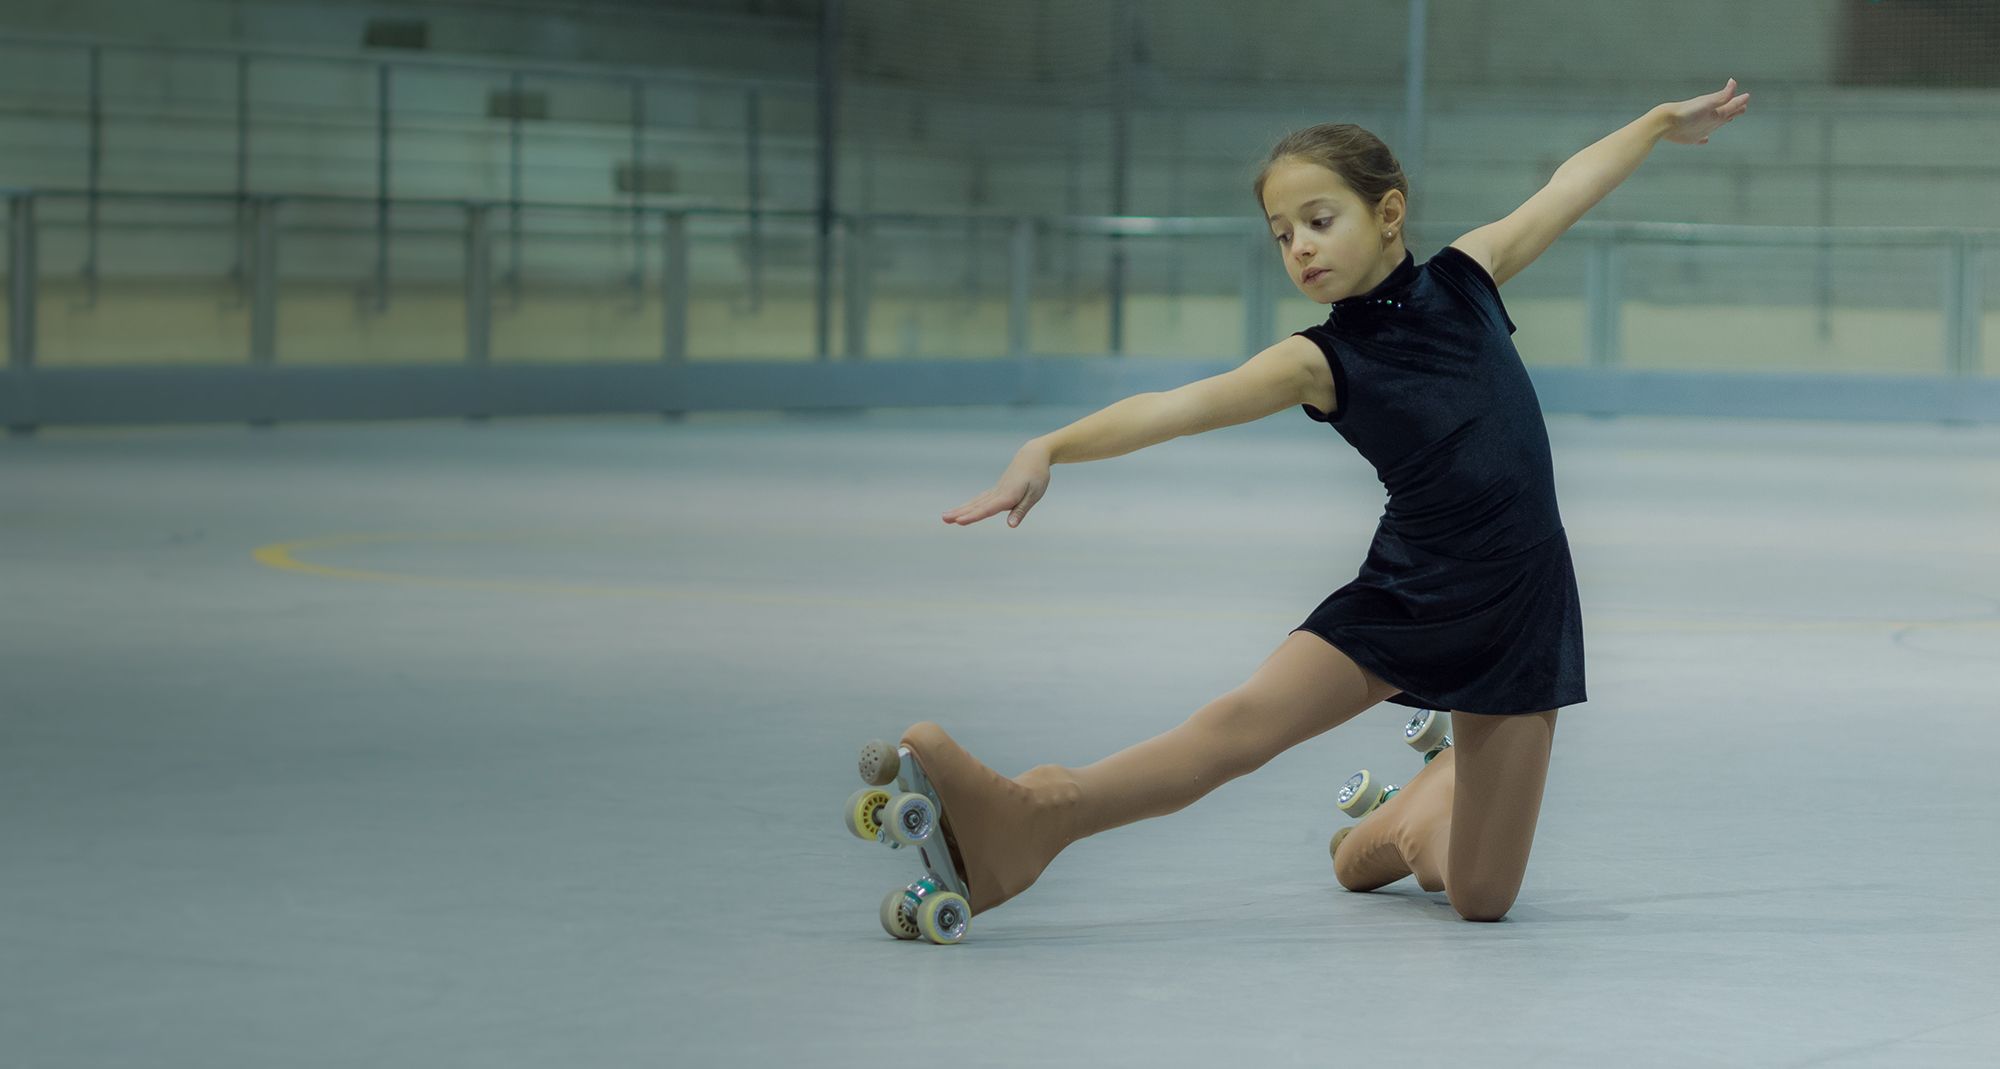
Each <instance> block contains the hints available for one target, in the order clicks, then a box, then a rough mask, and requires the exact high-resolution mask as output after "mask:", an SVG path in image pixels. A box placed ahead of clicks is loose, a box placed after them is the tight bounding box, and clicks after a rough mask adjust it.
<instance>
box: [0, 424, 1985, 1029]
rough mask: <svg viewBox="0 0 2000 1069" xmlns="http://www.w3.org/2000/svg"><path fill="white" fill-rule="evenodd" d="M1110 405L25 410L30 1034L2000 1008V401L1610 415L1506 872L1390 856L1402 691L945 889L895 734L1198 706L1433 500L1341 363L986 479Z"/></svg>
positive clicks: (18, 895)
mask: <svg viewBox="0 0 2000 1069" xmlns="http://www.w3.org/2000/svg"><path fill="white" fill-rule="evenodd" d="M1087 411H1088V410H1085V409H1061V410H1057V409H1032V410H1008V409H972V410H964V411H942V410H925V411H914V412H872V413H864V414H847V415H841V414H826V415H779V414H724V415H701V416H695V417H691V418H688V419H686V420H683V421H680V422H668V421H663V420H660V419H636V418H635V419H610V420H523V421H500V422H495V423H491V424H483V425H475V424H464V423H457V422H439V423H406V424H381V425H334V424H324V425H300V426H284V427H279V428H277V429H274V430H261V431H260V430H253V429H250V428H242V427H190V428H137V429H129V430H110V429H106V430H87V429H84V430H71V431H64V430H52V431H47V432H43V433H41V434H39V435H36V436H34V437H31V438H16V439H11V440H4V441H0V581H4V606H5V610H4V612H0V658H4V661H0V664H4V673H0V679H4V691H0V693H4V696H5V700H4V705H0V1063H4V1064H5V1065H7V1066H18V1067H21V1069H71V1067H83V1066H89V1067H111V1066H120V1067H125V1066H130V1067H144V1069H169V1067H176V1069H177V1067H190V1069H195V1067H199V1069H222V1067H239V1066H240V1067H259V1069H269V1067H285V1069H305V1067H342V1069H352V1067H364V1066H365V1067H370V1069H379V1067H404V1066H409V1067H420V1066H421V1067H432V1066H466V1067H482V1069H491V1067H512V1066H523V1067H526V1066H533V1067H538V1069H539V1067H548V1066H635V1067H636V1066H871V1067H872V1066H880V1065H891V1064H897V1065H937V1066H952V1067H957V1066H1024V1065H1078V1066H1105V1065H1121V1066H1122V1065H1135V1066H1137V1065H1145V1066H1163V1065H1171V1066H1180V1065H1187V1066H1222V1065H1229V1066H1236V1065H1259V1066H1267V1065H1377V1064H1382V1065H1388V1064H1397V1065H1449V1066H1501V1065H1535V1066H1545V1065H1577V1066H1607V1065H1615V1066H1634V1065H1676V1066H1678V1065H1743V1066H1821V1065H1825V1066H1859V1065H1879V1066H1917V1065H1922V1066H1960V1065H1962V1066H1974V1065H1977V1066H1990V1065H1992V1064H1994V1062H1993V1058H1994V1057H1995V1055H1994V1051H1995V1050H1996V1049H2000V911H1996V910H1995V908H1994V905H1993V898H1994V894H1995V889H1996V887H2000V860H1996V857H1995V851H1996V847H2000V780H1996V769H2000V427H1992V426H1975V427H1963V426H1960V427H1944V426H1937V425H1927V424H1925V425H1918V424H1888V423H1879V424H1841V423H1811V422H1785V421H1768V422H1743V421H1724V420H1705V419H1655V418H1627V419H1618V420H1597V419H1592V418H1588V417H1579V416H1552V417H1550V419H1549V427H1550V434H1551V439H1552V441H1553V443H1554V446H1555V460H1556V477H1557V482H1558V488H1559V492H1560V498H1561V504H1562V512H1563V519H1564V522H1565V525H1566V527H1567V530H1568V534H1569V540H1570V543H1571V546H1572V549H1573V553H1574V555H1575V560H1576V566H1577V572H1578V575H1579V578H1580V581H1581V584H1582V595H1583V604H1584V610H1585V616H1586V633H1585V640H1586V644H1587V648H1588V651H1589V689H1590V701H1589V702H1587V703H1585V704H1583V705H1579V706H1575V707H1572V708H1570V709H1568V710H1565V711H1564V712H1563V713H1562V714H1561V718H1560V721H1559V724H1558V727H1557V731H1556V745H1555V752H1554V757H1553V761H1552V764H1551V770H1550V777H1549V784H1548V792H1547V795H1546V800H1545V803H1544V806H1543V810H1542V818H1541V825H1540V830H1539V833H1538V835H1537V838H1536V841H1535V849H1534V855H1533V859H1532V861H1531V863H1530V866H1529V869H1528V873H1527V880H1526V884H1525V886H1524V887H1523V889H1522V891H1521V895H1520V898H1519V900H1518V902H1517V904H1516V905H1515V906H1514V909H1513V912H1512V913H1511V914H1509V916H1508V917H1507V918H1506V919H1505V920H1504V921H1502V922H1500V923H1498V924H1474V923H1469V922H1466V921H1462V920H1460V919H1459V918H1458V916H1457V914H1455V913H1454V912H1453V911H1452V909H1451V907H1450V905H1449V904H1448V903H1447V902H1446V900H1445V897H1444V896H1443V895H1442V894H1425V893H1423V892H1421V891H1419V890H1417V888H1416V887H1415V886H1414V884H1413V882H1411V881H1409V880H1405V881H1403V882H1402V883H1400V884H1397V885H1394V886H1392V887H1389V888H1387V889H1384V890H1382V891H1379V892H1376V893H1374V894H1366V895H1359V894H1352V893H1349V892H1347V891H1344V890H1342V889H1341V888H1340V887H1339V886H1338V885H1337V884H1336V883H1335V882H1334V879H1333V873H1332V868H1331V864H1330V862H1329V860H1328V857H1327V851H1326V847H1327V840H1328V838H1329V837H1330V836H1331V834H1332V833H1333V832H1334V830H1335V829H1336V828H1338V827H1339V826H1340V825H1341V823H1342V821H1343V820H1345V819H1346V818H1344V817H1342V816H1340V814H1339V813H1338V812H1337V811H1336V810H1335V809H1334V805H1333V801H1334V793H1335V790H1336V789H1337V788H1338V786H1339V784H1340V783H1341V781H1342V780H1344V779H1345V778H1346V777H1347V776H1348V775H1349V774H1350V773H1351V772H1353V771H1354V770H1355V769H1357V768H1362V767H1368V768H1372V769H1375V770H1377V771H1378V772H1380V773H1382V774H1384V775H1385V776H1387V777H1388V778H1390V779H1392V780H1396V781H1398V782H1401V781H1402V780H1403V779H1406V778H1407V776H1408V775H1409V774H1410V773H1412V772H1414V771H1415V769H1416V768H1417V767H1419V759H1418V758H1417V756H1416V755H1415V754H1413V753H1411V752H1410V751H1409V750H1407V749H1406V748H1405V747H1404V746H1403V745H1402V742H1401V740H1400V729H1401V726H1402V724H1403V723H1404V721H1405V719H1406V718H1407V714H1408V710H1405V709H1402V708H1401V707H1399V706H1392V705H1387V704H1384V705H1380V706H1377V707H1375V708H1374V709H1371V710H1369V711H1368V712H1367V713H1364V714H1363V715H1362V716H1360V717H1359V718H1357V719H1355V720H1354V721H1352V722H1350V723H1348V724H1347V725H1345V726H1343V727H1341V728H1339V729H1337V730H1335V731H1332V732H1329V733H1328V734H1325V735H1322V736H1320V737H1319V738H1317V739H1314V740H1312V741H1311V742H1308V743H1306V744H1304V745H1302V746H1300V747H1297V748H1295V749H1293V750H1291V751H1289V752H1287V753H1285V754H1283V755H1281V756H1280V757H1279V758H1277V759H1276V760H1275V761H1273V762H1271V763H1270V764H1269V765H1267V766H1265V767H1264V768H1263V769H1262V770H1260V771H1258V772H1257V773H1255V774H1253V775H1251V776H1248V777H1245V778H1243V779H1239V780H1236V781H1234V782H1231V783H1229V784H1227V785H1225V786H1223V787H1221V788H1220V789H1218V790H1216V791H1215V792H1214V793H1213V794H1211V795H1209V796H1208V797H1207V798H1205V799H1203V800H1202V801H1201V802H1199V803H1197V804H1196V805H1194V806H1192V807H1190V808H1188V809H1186V810H1183V811H1182V812H1180V813H1177V814H1173V815H1171V816H1167V817H1163V818H1159V819H1156V820H1151V821H1146V822H1142V823H1140V824H1136V825H1131V826H1128V827H1124V828H1119V829H1116V830H1113V831H1110V832H1107V833H1104V834H1102V835H1099V836H1097V837H1094V838H1091V839H1087V840H1084V841H1083V842H1081V843H1078V844H1077V845H1075V846H1073V847H1071V848H1070V850H1069V851H1068V852H1067V853H1065V854H1064V855H1062V856H1061V857H1060V858H1058V859H1057V860H1056V862H1055V863H1054V864H1053V865H1052V866H1051V867H1050V868H1049V870H1048V871H1047V872H1046V873H1045V874H1044V875H1043V877H1042V880H1041V882H1040V883H1038V884H1037V885H1036V886H1035V887H1034V888H1033V889H1032V890H1030V891H1029V892H1027V893H1026V894H1024V895H1022V896H1021V897H1019V898H1016V899H1014V900H1013V901H1011V902H1009V903H1007V904H1006V905H1004V906H1003V907H1001V908H999V909H997V910H995V911H993V912H991V913H990V914H987V915H985V916H981V917H978V918H975V919H974V920H973V922H972V926H971V930H970V933H969V935H968V936H967V938H966V940H965V941H964V942H963V943H961V944H959V945H957V946H950V947H939V946H932V945H929V944H925V943H902V942H897V941H895V940H892V939H891V938H889V937H888V936H887V935H886V934H884V932H883V931H882V929H881V927H880V925H879V923H878V921H877V918H876V908H877V905H878V903H879V901H880V899H881V897H882V895H883V893H884V892H885V891H887V890H889V889H890V888H892V887H898V886H901V885H902V884H904V883H907V882H908V881H910V880H911V879H914V878H915V877H916V876H917V875H918V871H917V863H916V861H915V859H914V857H913V856H912V854H911V852H909V851H900V852H892V851H889V850H887V849H884V848H882V847H880V846H878V845H876V844H872V843H864V842H861V841H858V840H856V839H854V838H853V837H851V836H850V835H848V833H847V832H846V831H845V829H844V828H843V827H842V822H841V813H840V810H841V806H842V803H843V802H844V801H845V799H846V798H847V796H848V795H849V794H850V792H852V791H853V790H854V789H855V788H856V787H858V786H860V780H859V778H858V776H857V775H856V772H855V756H856V753H857V751H858V749H859V747H860V746H861V744H862V743H863V742H865V741H867V740H869V739H871V738H876V737H881V738H885V739H890V740H894V739H895V738H897V737H898V735H899V734H900V732H901V731H902V729H903V728H905V727H907V726H908V725H909V724H911V723H913V722H915V721H919V720H927V719H929V720H937V721H939V722H940V723H942V724H944V725H945V726H946V727H947V728H948V729H949V730H951V731H952V732H953V734H954V735H955V736H956V737H957V738H958V739H959V740H960V741H961V742H963V743H964V744H965V745H966V746H967V747H968V748H969V749H970V750H971V751H972V752H973V753H974V754H976V755H978V756H980V757H981V758H982V759H983V760H985V761H986V762H987V763H989V764H991V765H993V766H994V767H996V768H998V769H1000V771H1002V772H1004V773H1007V774H1009V775H1012V774H1016V773H1019V772H1021V771H1024V770H1026V769H1027V768H1029V767H1031V766H1033V765H1036V764H1040V763H1043V762H1059V763H1063V764H1069V765H1079V764H1084V763H1088V762H1090V761H1093V760H1096V759H1097V758H1099V757H1102V756H1104V755H1106V754H1108V753H1111V752H1113V751H1115V750H1118V749H1121V748H1123V747H1125V746H1127V745H1130V744H1132V743H1135V742H1138V741H1140V740H1142V739H1145V738H1148V737H1150V736H1152V735H1154V734H1157V733H1158V732H1161V731H1164V730H1166V729H1168V728H1171V727H1173V726H1174V725H1176V724H1178V723H1180V722H1181V721H1182V720H1184V719H1185V718H1186V717H1188V716H1189V715H1190V714H1192V713H1193V712H1194V711H1195V710H1196V709H1198V708H1200V707H1201V706H1202V705H1203V704H1205V703H1207V702H1208V701H1210V700H1212V699H1213V698H1215V697H1217V696H1219V695H1221V694H1223V693H1224V692H1226V691H1228V690H1230V689H1232V688H1233V687H1235V686H1237V685H1238V684H1240V683H1241V682H1243V681H1244V680H1245V679H1247V678H1248V677H1249V675H1250V673H1251V672H1253V671H1254V670H1255V669H1256V668H1257V666H1258V665H1259V664H1261V663H1262V661H1263V659H1264V658H1265V657H1267V656H1268V655H1269V654H1270V653H1271V651H1273V650H1274V649H1276V648H1277V646H1278V644H1279V643H1280V642H1282V641H1283V640H1284V638H1285V636H1286V634H1287V633H1288V632H1289V631H1290V630H1291V629H1292V628H1293V627H1295V626H1296V625H1297V624H1298V623H1299V622H1300V621H1302V620H1303V619H1304V618H1305V616H1306V614H1307V613H1308V612H1309V611H1310V610H1311V609H1312V608H1313V606H1314V605H1316V604H1317V603H1318V602H1319V600H1320V599H1321V598H1322V597H1324V596H1325V595H1326V594H1327V593H1328V592H1329V591H1331V590H1333V589H1334V588H1335V587H1337V586H1339V585H1341V584H1342V583H1344V582H1346V581H1347V580H1348V579H1349V578H1351V577H1352V576H1353V574H1354V571H1355V569H1356V567H1357V566H1358V565H1359V563H1360V561H1361V558H1362V555H1363V553H1364V551H1365V549H1366V547H1367V545H1368V541H1369V536H1370V534H1371V532H1372V531H1373V528H1374V524H1375V521H1376V519H1377V517H1378V516H1379V515H1380V514H1381V511H1382V508H1381V506H1382V491H1381V489H1380V486H1379V484H1378V483H1377V482H1376V481H1375V478H1374V474H1373V472H1372V471H1371V470H1370V469H1369V467H1368V466H1367V464H1366V463H1365V462H1364V461H1362V460H1361V458H1360V457H1358V456H1357V455H1356V454H1354V452H1353V451H1352V450H1351V449H1350V448H1349V447H1348V446H1347V445H1346V444H1345V443H1344V442H1343V441H1341V440H1340V438H1339V437H1338V436H1337V435H1336V434H1335V433H1334V432H1333V431H1332V430H1331V429H1330V428H1327V427H1325V426H1323V425H1319V424H1315V423H1313V422H1311V421H1310V420H1308V419H1306V418H1305V416H1304V415H1303V414H1301V413H1299V412H1298V411H1297V410H1292V411H1290V412H1286V413H1280V414H1278V415H1276V416H1273V417H1270V418H1268V419H1266V420H1264V421H1261V422H1259V423H1255V424H1251V425H1247V426H1243V427H1235V428H1229V429H1225V430H1222V431H1217V432H1213V433H1210V434H1207V435H1202V436H1198V437H1194V438H1184V439H1178V440H1176V441H1173V442H1169V443H1166V444H1163V445H1160V446H1156V447H1154V448H1152V449H1148V450H1145V451H1142V452H1140V453H1136V454H1132V455H1129V456H1126V457H1121V458H1116V459H1112V460H1106V461H1098V462H1093V463H1089V464H1081V465H1063V466H1058V467H1057V468H1056V469H1055V473H1054V480H1053V483H1052V485H1051V489H1050V493H1049V495H1048V497H1047V498H1046V499H1044V500H1043V501H1042V502H1041V504H1040V505H1039V506H1038V507H1037V508H1036V509H1035V510H1034V512H1033V513H1032V514H1031V515H1030V516H1029V517H1028V520H1027V522H1026V523H1025V524H1024V525H1023V526H1022V527H1020V528H1018V529H1009V528H1007V527H1006V526H1005V523H1004V520H1002V519H994V520H988V521H986V522H984V523H981V524H978V525H976V526H973V527H968V528H959V527H952V526H947V525H945V524H944V523H942V522H941V520H940V514H941V513H943V512H944V511H945V510H946V509H949V508H952V507H954V506H957V505H959V504H961V503H963V502H965V501H966V500H968V499H969V498H971V497H973V496H974V495H976V494H978V493H980V492H981V491H983V490H985V489H987V488H988V487H989V486H990V485H991V484H992V482H993V480H994V478H995V477H996V476H997V475H998V474H999V473H1000V471H1001V469H1002V468H1004V467H1005V466H1006V462H1007V461H1008V459H1009V458H1010V457H1011V456H1012V454H1013V452H1014V450H1015V449H1016V448H1017V447H1018V446H1019V445H1020V444H1021V443H1023V442H1025V441H1026V440H1028V439H1029V438H1032V437H1035V436H1037V435H1039V434H1042V433H1045V432H1047V431H1050V430H1053V429H1055V428H1057V427H1060V426H1062V425H1063V424H1065V423H1067V422H1069V421H1070V420H1073V419H1075V418H1077V417H1080V416H1082V415H1084V414H1086V412H1087Z"/></svg>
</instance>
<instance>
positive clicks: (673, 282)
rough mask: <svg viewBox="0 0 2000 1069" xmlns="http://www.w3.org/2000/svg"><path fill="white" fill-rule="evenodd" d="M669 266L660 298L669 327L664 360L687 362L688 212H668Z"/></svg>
mask: <svg viewBox="0 0 2000 1069" xmlns="http://www.w3.org/2000/svg"><path fill="white" fill-rule="evenodd" d="M665 229H666V250H665V251H666V258H667V262H666V266H665V270H664V271H663V272H662V277H661V279H660V296H661V300H662V303H663V304H664V306H665V307H663V308H662V309H661V313H662V314H661V318H662V320H664V322H665V327H666V339H665V344H666V349H665V352H664V353H663V357H664V359H665V360H666V362H667V363H669V364H685V363H687V358H688V352H687V343H688V288H689V278H688V217H687V213H686V212H668V213H667V225H666V228H665Z"/></svg>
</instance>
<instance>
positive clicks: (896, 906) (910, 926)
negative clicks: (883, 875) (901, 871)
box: [882, 887, 918, 939]
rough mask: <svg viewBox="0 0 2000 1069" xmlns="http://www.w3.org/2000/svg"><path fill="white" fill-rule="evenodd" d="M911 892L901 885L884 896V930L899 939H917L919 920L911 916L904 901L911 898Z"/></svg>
mask: <svg viewBox="0 0 2000 1069" xmlns="http://www.w3.org/2000/svg"><path fill="white" fill-rule="evenodd" d="M909 897H910V895H909V892H908V891H907V890H905V889H903V888H901V887H898V888H897V889H895V890H893V891H891V892H889V893H888V894H887V895H884V896H883V898H882V930H883V931H885V932H888V933H889V934H890V935H893V936H895V937H896V938H898V939H915V938H916V937H917V935H918V932H917V922H916V920H915V919H914V918H912V917H911V916H910V912H911V911H909V910H906V909H904V908H903V903H904V902H905V901H907V900H908V899H909Z"/></svg>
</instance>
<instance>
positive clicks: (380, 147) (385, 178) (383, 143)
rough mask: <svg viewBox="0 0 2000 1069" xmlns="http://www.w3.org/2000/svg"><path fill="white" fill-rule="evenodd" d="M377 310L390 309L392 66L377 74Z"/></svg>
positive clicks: (379, 69) (381, 69)
mask: <svg viewBox="0 0 2000 1069" xmlns="http://www.w3.org/2000/svg"><path fill="white" fill-rule="evenodd" d="M375 86H376V88H375V310H376V311H377V312H383V311H387V310H388V308H389V65H388V64H387V63H384V64H382V65H381V66H379V67H377V68H376V71H375Z"/></svg>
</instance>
